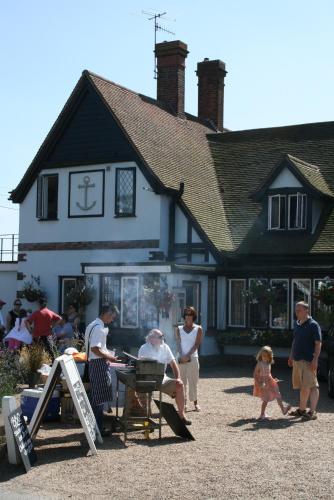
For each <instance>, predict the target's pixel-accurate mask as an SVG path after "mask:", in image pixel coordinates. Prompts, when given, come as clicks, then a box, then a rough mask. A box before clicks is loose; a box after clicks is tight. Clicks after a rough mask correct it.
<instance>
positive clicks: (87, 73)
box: [82, 69, 227, 134]
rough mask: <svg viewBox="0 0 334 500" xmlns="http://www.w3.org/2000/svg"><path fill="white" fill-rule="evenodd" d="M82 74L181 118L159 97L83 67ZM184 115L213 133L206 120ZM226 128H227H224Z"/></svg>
mask: <svg viewBox="0 0 334 500" xmlns="http://www.w3.org/2000/svg"><path fill="white" fill-rule="evenodd" d="M82 75H83V76H88V77H90V76H94V77H95V78H99V79H100V80H102V81H104V82H106V83H109V84H110V85H113V86H114V87H117V88H119V89H122V90H125V91H126V92H129V93H130V94H133V95H136V96H137V97H140V98H144V99H147V100H148V101H151V103H152V104H153V105H155V106H159V107H160V108H163V109H164V111H166V112H167V113H169V114H170V115H173V116H175V117H176V118H181V117H180V116H177V115H176V114H175V113H173V112H172V111H171V110H170V109H169V108H168V105H167V104H166V103H165V102H164V101H161V100H159V99H156V98H155V97H151V96H148V95H146V94H142V93H141V92H136V91H135V90H132V89H129V88H128V87H124V85H120V84H119V83H116V82H114V81H113V80H109V78H105V77H104V76H102V75H99V74H97V73H94V72H93V71H90V70H88V69H84V70H83V72H82ZM184 117H185V118H186V119H189V120H191V121H195V122H197V123H199V124H200V125H203V127H205V128H207V129H208V130H212V132H208V133H213V134H214V133H215V131H214V130H213V129H212V127H211V126H210V124H209V123H208V122H207V120H201V119H200V118H199V117H198V116H196V115H193V114H192V113H189V112H188V111H184ZM224 130H227V129H224Z"/></svg>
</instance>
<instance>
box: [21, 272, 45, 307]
mask: <svg viewBox="0 0 334 500" xmlns="http://www.w3.org/2000/svg"><path fill="white" fill-rule="evenodd" d="M39 285H40V277H39V276H31V280H29V281H25V282H24V285H23V288H22V290H21V293H22V296H23V298H25V299H26V300H27V301H28V302H37V301H38V300H40V299H46V293H45V291H44V290H42V289H41V288H40V287H39Z"/></svg>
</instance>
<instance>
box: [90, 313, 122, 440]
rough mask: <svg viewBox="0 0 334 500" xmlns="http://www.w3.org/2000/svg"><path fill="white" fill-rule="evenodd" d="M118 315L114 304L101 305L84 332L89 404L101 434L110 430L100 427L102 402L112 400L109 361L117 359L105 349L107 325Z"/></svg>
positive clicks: (103, 434) (106, 433) (108, 433)
mask: <svg viewBox="0 0 334 500" xmlns="http://www.w3.org/2000/svg"><path fill="white" fill-rule="evenodd" d="M117 315H118V309H117V307H116V306H103V307H102V309H101V312H100V315H99V317H98V318H96V319H95V320H94V321H93V322H92V323H90V324H89V325H88V326H87V328H86V332H85V345H86V352H87V359H88V362H89V380H90V384H91V404H92V409H93V412H94V415H95V419H96V423H97V425H98V427H99V429H100V432H101V435H102V436H107V435H110V431H106V430H104V429H103V428H102V424H103V406H104V403H106V402H108V401H111V400H112V385H111V366H110V363H111V362H115V361H118V358H117V357H115V356H112V355H111V353H110V352H109V351H108V349H107V335H108V332H109V329H108V327H106V326H105V325H108V324H110V323H112V322H113V321H114V320H115V318H116V316H117Z"/></svg>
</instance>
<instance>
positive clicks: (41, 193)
mask: <svg viewBox="0 0 334 500" xmlns="http://www.w3.org/2000/svg"><path fill="white" fill-rule="evenodd" d="M50 177H57V185H58V188H57V197H59V174H58V173H55V174H41V175H39V176H38V178H37V209H36V215H37V218H38V219H47V218H48V217H49V214H48V205H49V199H48V194H49V193H48V191H49V178H50ZM58 209H59V206H58V202H57V213H58Z"/></svg>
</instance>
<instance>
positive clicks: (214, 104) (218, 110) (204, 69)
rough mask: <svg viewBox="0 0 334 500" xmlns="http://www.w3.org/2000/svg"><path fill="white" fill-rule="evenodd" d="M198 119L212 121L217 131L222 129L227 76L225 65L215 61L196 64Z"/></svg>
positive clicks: (207, 60) (217, 60) (206, 59)
mask: <svg viewBox="0 0 334 500" xmlns="http://www.w3.org/2000/svg"><path fill="white" fill-rule="evenodd" d="M196 73H197V76H198V117H199V118H200V119H202V120H210V121H212V122H213V123H214V124H215V126H216V127H217V129H218V130H221V131H222V130H223V127H224V86H225V84H224V79H225V76H226V74H227V71H226V70H225V63H224V62H223V61H220V60H219V59H216V60H214V61H210V60H209V59H208V58H205V59H204V61H202V62H200V63H198V64H197V72H196Z"/></svg>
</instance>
